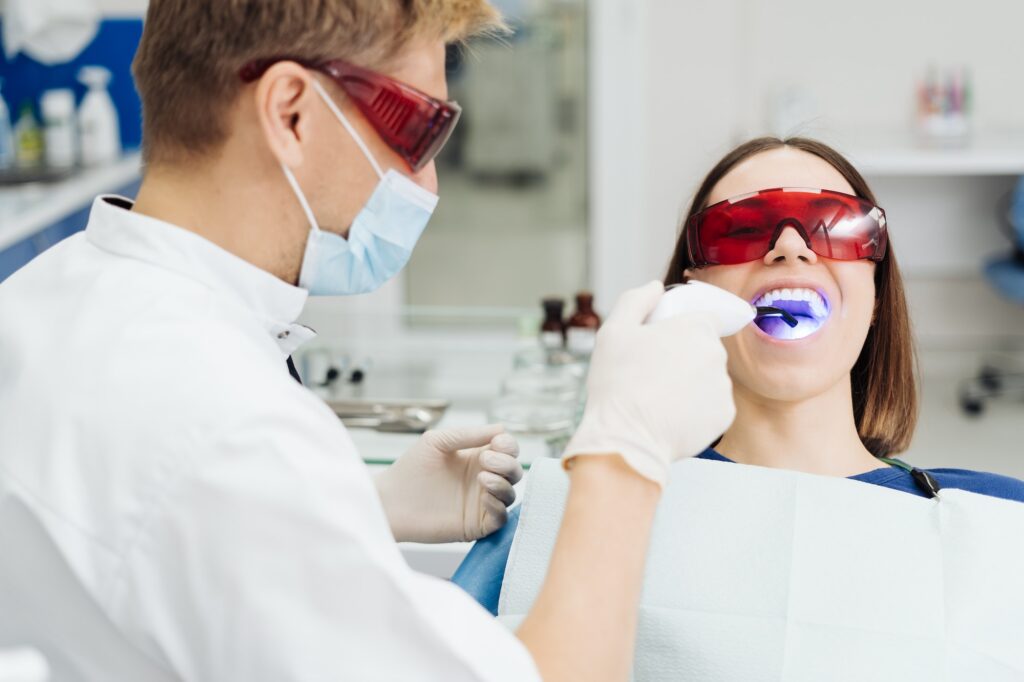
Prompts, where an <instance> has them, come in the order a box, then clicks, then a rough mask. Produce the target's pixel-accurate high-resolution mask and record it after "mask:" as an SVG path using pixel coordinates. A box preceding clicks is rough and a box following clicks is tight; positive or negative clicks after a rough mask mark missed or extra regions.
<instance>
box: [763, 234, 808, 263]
mask: <svg viewBox="0 0 1024 682" xmlns="http://www.w3.org/2000/svg"><path fill="white" fill-rule="evenodd" d="M797 260H801V261H803V262H805V263H817V262H818V255H817V254H816V253H814V251H812V250H811V249H810V248H808V246H807V242H805V241H804V238H803V235H802V234H800V231H799V230H797V229H796V228H795V227H792V226H789V227H785V228H783V230H782V232H780V233H779V236H778V238H777V239H776V240H775V244H774V245H773V246H772V248H771V250H770V251H768V253H766V254H765V256H764V264H765V265H771V264H772V263H778V262H784V261H797Z"/></svg>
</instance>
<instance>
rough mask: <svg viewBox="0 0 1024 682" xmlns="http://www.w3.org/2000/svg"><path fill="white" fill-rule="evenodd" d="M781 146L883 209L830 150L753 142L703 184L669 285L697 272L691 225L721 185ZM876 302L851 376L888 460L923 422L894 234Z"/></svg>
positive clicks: (864, 416)
mask: <svg viewBox="0 0 1024 682" xmlns="http://www.w3.org/2000/svg"><path fill="white" fill-rule="evenodd" d="M780 147H792V148H794V149H799V150H802V151H805V152H808V153H810V154H814V155H815V156H817V157H819V158H821V159H824V160H825V161H827V162H828V163H829V164H830V165H831V166H832V167H833V168H835V169H836V170H837V171H839V172H840V173H841V174H842V175H843V177H844V178H846V180H847V182H849V183H850V186H851V187H853V190H854V192H855V193H856V194H857V196H859V197H862V198H864V199H866V200H868V201H870V202H871V203H872V204H877V201H876V200H875V195H874V193H873V192H872V191H871V188H870V187H868V183H867V182H866V181H865V180H864V178H863V176H861V174H860V173H859V172H857V169H856V168H854V167H853V165H852V164H851V163H850V162H849V161H847V160H846V159H845V158H844V157H843V156H842V155H841V154H840V153H839V152H837V151H836V150H834V149H832V148H831V147H829V146H828V145H825V144H823V143H821V142H818V141H816V140H810V139H807V138H803V137H791V138H788V139H785V140H782V139H779V138H775V137H760V138H757V139H754V140H751V141H749V142H746V143H744V144H742V145H740V146H739V147H736V148H735V149H733V150H732V151H731V152H729V153H728V154H726V155H725V156H724V157H723V158H722V160H721V161H719V162H718V163H717V164H715V167H714V168H712V169H711V172H709V173H708V175H707V177H705V178H704V181H703V182H702V183H701V184H700V188H699V189H698V190H697V193H696V194H695V195H694V198H693V202H692V203H691V204H690V209H689V211H688V212H687V215H686V218H685V219H684V220H683V222H682V227H681V228H680V234H679V239H678V241H677V242H676V249H675V253H674V255H673V256H672V262H671V264H670V265H669V267H668V273H667V274H666V275H665V284H666V285H668V284H676V283H679V282H682V281H684V274H683V273H684V271H685V270H686V269H688V268H692V267H693V263H692V261H691V260H690V257H689V252H688V251H687V248H686V231H685V230H686V225H687V224H688V223H689V220H690V218H691V217H693V216H694V215H695V214H697V213H699V212H700V211H701V210H702V209H704V208H706V205H707V200H708V195H710V194H711V191H712V190H713V189H714V187H715V185H717V184H718V181H719V180H721V179H722V178H723V177H724V176H725V175H726V174H727V173H728V172H729V171H730V170H732V169H733V167H735V166H736V165H737V164H738V163H740V162H741V161H743V160H745V159H747V158H749V157H751V156H754V155H755V154H759V153H761V152H764V151H768V150H771V149H778V148H780ZM875 297H876V298H875V316H874V321H873V323H872V326H871V329H870V330H868V335H867V338H866V339H865V340H864V347H863V348H862V349H861V352H860V356H859V357H858V358H857V362H856V363H855V364H854V366H853V369H852V370H851V371H850V382H851V387H852V392H853V412H854V418H855V420H856V423H857V433H858V434H859V435H860V439H861V442H863V443H864V447H866V448H867V449H868V450H869V451H870V452H871V453H872V454H873V455H875V456H876V457H884V456H886V455H889V454H894V453H898V452H902V451H904V450H906V449H907V447H908V446H909V445H910V439H911V437H912V436H913V434H914V426H915V425H916V423H917V385H916V381H915V377H916V369H917V360H916V357H915V353H914V341H913V335H912V332H911V328H910V315H909V314H908V312H907V302H906V297H905V296H904V293H903V279H902V277H901V276H900V270H899V266H898V265H897V264H896V254H895V253H894V252H893V247H892V235H891V234H890V235H889V247H888V251H887V253H886V255H885V258H884V259H882V260H881V261H880V262H879V263H878V265H877V267H876V268H875Z"/></svg>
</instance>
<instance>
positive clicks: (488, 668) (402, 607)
mask: <svg viewBox="0 0 1024 682" xmlns="http://www.w3.org/2000/svg"><path fill="white" fill-rule="evenodd" d="M300 403H301V404H300V405H295V406H293V407H291V408H290V409H286V410H282V411H280V412H278V413H276V414H265V415H262V416H261V418H259V419H253V420H247V422H246V423H241V424H237V425H234V426H233V427H231V428H230V429H225V430H224V431H223V433H222V434H221V435H220V437H218V438H217V439H216V440H215V442H213V443H211V444H210V448H209V450H208V455H207V456H206V457H205V460H204V461H203V462H202V463H201V464H200V465H198V466H197V467H196V468H195V470H193V471H190V472H183V473H181V474H180V476H178V478H177V483H176V484H175V485H173V486H170V487H169V488H168V492H167V493H166V495H165V498H164V499H162V500H160V501H159V502H158V503H157V505H156V506H158V508H157V509H154V510H153V511H152V512H151V519H150V522H149V523H148V524H147V526H146V530H145V531H144V532H143V533H141V534H140V538H139V539H138V541H137V542H136V543H135V545H134V547H133V549H132V550H131V551H130V553H129V554H128V555H127V556H126V558H125V565H124V567H123V569H124V574H123V580H122V582H121V583H120V585H119V587H118V589H117V590H116V591H115V592H112V593H111V603H110V604H109V605H108V606H109V608H110V610H111V612H112V613H113V616H114V618H115V620H116V621H117V622H118V623H119V624H120V625H121V627H122V628H124V630H125V631H126V634H128V635H129V637H131V638H132V639H133V640H134V641H136V642H138V643H139V644H140V645H141V646H143V647H144V648H148V649H150V650H151V651H152V652H153V653H157V654H159V655H161V656H162V657H164V658H165V659H166V660H167V661H169V663H170V664H171V665H172V666H173V667H174V669H175V670H176V671H177V673H178V674H179V675H181V677H182V678H183V679H185V680H188V681H190V682H193V681H194V682H223V681H224V680H247V681H248V682H262V681H267V682H270V681H274V682H280V681H281V680H289V681H290V682H305V681H306V680H318V681H320V680H359V681H360V682H364V681H369V680H439V681H440V680H443V681H444V682H457V681H460V680H474V681H476V680H480V681H485V680H486V681H490V680H496V681H497V680H509V681H513V680H514V681H515V682H529V681H532V680H540V676H539V674H538V672H537V669H536V666H535V665H534V663H533V660H532V658H531V657H530V655H529V653H528V652H527V650H526V648H525V647H524V646H523V645H522V644H521V643H520V642H519V640H518V639H516V638H515V636H514V635H513V634H512V633H510V632H509V631H508V630H506V629H505V628H504V627H503V626H502V625H500V624H499V623H498V622H497V621H496V620H495V619H493V618H492V617H491V615H490V614H489V613H487V612H486V611H485V610H484V609H482V608H481V607H480V606H479V605H477V604H476V602H474V601H473V600H472V599H471V598H470V597H468V596H467V595H466V594H464V593H463V592H462V591H461V590H460V589H459V588H458V587H456V586H454V585H452V584H450V583H448V582H446V581H443V580H438V579H436V578H431V577H429V576H425V575H421V574H418V573H415V572H413V571H412V570H411V569H410V568H409V567H408V566H407V565H406V563H405V561H404V559H403V558H402V556H401V554H400V552H399V550H398V547H397V545H396V544H395V542H394V540H393V538H392V536H391V533H390V530H389V528H388V526H387V521H386V519H385V516H384V512H383V509H382V508H381V506H380V501H379V499H378V497H377V494H376V491H375V489H374V487H373V483H372V480H371V478H370V475H369V472H368V471H367V469H366V467H365V465H364V464H363V462H362V461H361V460H360V459H359V458H358V456H357V455H356V453H355V452H354V448H353V446H352V443H351V439H350V438H349V437H348V434H347V433H346V432H345V430H344V428H343V427H342V426H341V425H340V424H338V422H337V421H336V420H335V418H334V416H333V415H331V414H330V413H329V412H327V411H326V410H324V413H321V412H320V411H318V410H309V409H307V408H308V407H309V404H308V403H305V402H302V401H300ZM168 473H169V474H170V473H172V472H168Z"/></svg>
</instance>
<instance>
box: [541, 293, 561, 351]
mask: <svg viewBox="0 0 1024 682" xmlns="http://www.w3.org/2000/svg"><path fill="white" fill-rule="evenodd" d="M541 304H542V305H543V306H544V322H542V323H541V325H540V345H541V346H543V347H544V348H547V349H549V350H551V349H556V348H564V347H565V323H564V322H563V321H562V311H563V310H564V309H565V301H563V300H562V299H560V298H545V299H544V300H543V301H541Z"/></svg>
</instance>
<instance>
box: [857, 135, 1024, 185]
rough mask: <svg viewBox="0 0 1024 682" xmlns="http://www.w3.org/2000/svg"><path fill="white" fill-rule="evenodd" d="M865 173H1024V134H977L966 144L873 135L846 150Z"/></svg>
mask: <svg viewBox="0 0 1024 682" xmlns="http://www.w3.org/2000/svg"><path fill="white" fill-rule="evenodd" d="M843 151H844V152H845V154H846V156H847V157H848V158H849V159H850V160H851V161H852V162H853V164H854V165H855V166H856V167H857V169H858V170H860V172H861V173H862V174H863V175H866V176H871V177H882V176H951V175H952V176H955V175H960V176H970V175H1024V134H1003V135H986V136H976V137H974V138H972V139H971V140H970V141H968V142H967V143H965V144H963V146H956V145H953V144H950V145H946V146H943V145H940V144H933V145H932V144H925V143H919V142H917V141H915V140H914V139H913V138H911V137H910V136H908V135H890V136H873V137H872V141H871V142H870V143H866V144H854V145H849V146H848V147H847V148H845V149H844V150H843Z"/></svg>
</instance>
